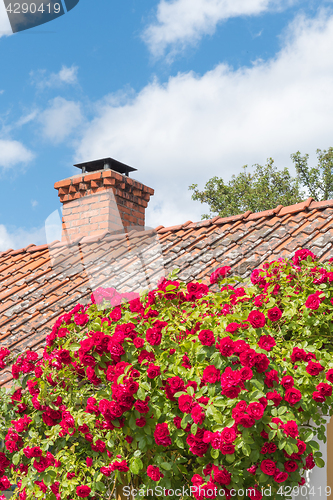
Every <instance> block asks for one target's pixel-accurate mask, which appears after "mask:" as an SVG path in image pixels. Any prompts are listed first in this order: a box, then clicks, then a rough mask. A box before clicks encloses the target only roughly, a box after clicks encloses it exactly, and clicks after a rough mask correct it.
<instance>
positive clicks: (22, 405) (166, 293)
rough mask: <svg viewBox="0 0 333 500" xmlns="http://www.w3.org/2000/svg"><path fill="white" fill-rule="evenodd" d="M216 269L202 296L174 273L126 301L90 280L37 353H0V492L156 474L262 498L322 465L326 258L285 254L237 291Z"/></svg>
mask: <svg viewBox="0 0 333 500" xmlns="http://www.w3.org/2000/svg"><path fill="white" fill-rule="evenodd" d="M229 273H230V268H228V267H227V266H225V267H224V268H221V270H216V271H215V272H214V273H213V275H212V277H211V283H217V282H219V283H220V286H221V291H219V292H217V293H213V292H209V289H208V287H207V286H206V285H204V284H202V283H189V284H187V285H185V284H184V283H180V282H178V281H177V280H176V275H175V274H174V275H171V276H170V278H169V279H168V280H166V279H163V280H161V281H160V284H159V286H158V289H157V290H154V291H152V292H149V293H146V294H143V295H142V296H140V297H133V295H129V294H123V295H120V294H117V292H116V291H115V290H113V289H106V290H103V289H98V290H97V291H96V292H95V293H94V296H92V302H91V303H89V304H88V305H84V306H83V305H80V304H78V305H77V306H75V307H74V309H73V310H72V311H70V312H69V313H66V314H64V315H62V316H61V317H60V318H59V319H58V320H57V321H56V322H55V325H54V327H53V329H52V333H51V334H50V335H49V336H48V337H47V340H46V348H45V350H44V353H43V356H42V357H41V358H40V359H37V358H38V356H37V354H36V353H33V352H30V351H28V352H27V353H25V354H22V355H20V356H18V357H17V358H16V359H11V355H10V353H9V351H8V350H6V349H3V348H2V349H0V366H1V367H4V366H5V364H6V363H9V362H11V363H13V364H12V373H13V377H14V379H15V381H16V384H15V386H13V387H12V389H10V390H9V391H7V392H6V391H5V390H4V389H2V390H1V398H0V412H1V418H0V439H1V440H3V443H4V446H3V448H2V449H1V451H0V490H6V489H8V488H9V487H10V485H16V486H17V488H16V489H15V491H14V498H19V499H20V500H26V499H32V498H39V499H47V500H48V499H50V500H60V499H68V500H70V499H77V498H90V499H92V498H94V499H98V498H111V497H112V494H113V491H114V486H115V484H135V485H138V484H141V485H144V486H146V487H147V488H153V487H154V486H156V485H157V484H158V485H159V486H161V487H162V488H165V490H175V489H177V488H181V489H182V487H183V486H185V487H187V488H189V487H190V486H192V487H193V489H192V490H191V493H192V495H190V493H188V494H187V495H186V493H185V495H184V496H185V497H186V496H194V497H195V498H196V499H198V500H201V499H202V500H203V499H204V498H209V499H214V498H215V497H216V496H217V494H216V492H215V488H217V490H220V492H221V491H222V493H220V494H219V496H220V497H222V498H227V499H228V498H232V497H231V493H230V492H231V490H233V489H235V490H237V491H238V490H240V489H243V490H244V495H243V496H240V497H239V498H244V497H245V498H255V499H260V498H262V492H261V488H262V487H267V485H270V486H271V488H272V497H271V498H272V499H277V498H284V496H283V495H282V494H281V485H283V486H291V487H293V486H297V485H298V484H303V482H304V479H303V473H304V470H306V469H311V468H313V467H314V466H315V465H317V466H319V467H322V466H323V465H324V462H323V460H322V458H321V453H320V452H319V451H318V450H319V445H318V442H317V440H318V439H321V440H324V441H325V440H326V437H325V426H324V423H325V419H324V416H325V415H329V414H331V413H332V410H331V407H332V384H333V360H332V355H331V352H332V339H331V338H332V331H333V319H332V318H333V270H332V266H331V264H330V263H327V264H321V263H319V262H317V261H316V258H315V256H314V255H313V254H312V253H311V252H309V251H307V250H300V251H297V252H296V254H295V256H294V258H293V259H292V260H291V261H286V260H283V259H279V260H278V261H274V262H272V263H266V264H264V265H263V267H262V268H261V269H256V270H254V271H253V273H252V275H251V280H250V282H249V283H245V287H244V288H243V287H241V286H237V288H235V285H236V284H237V285H239V284H240V281H241V280H240V278H237V277H228V274H229ZM221 282H222V283H221ZM121 301H122V303H120V302H121ZM194 487H196V488H197V489H196V491H194ZM170 493H171V494H170V497H171V498H172V492H170ZM233 498H237V496H236V497H235V496H233ZM265 498H269V497H267V496H265Z"/></svg>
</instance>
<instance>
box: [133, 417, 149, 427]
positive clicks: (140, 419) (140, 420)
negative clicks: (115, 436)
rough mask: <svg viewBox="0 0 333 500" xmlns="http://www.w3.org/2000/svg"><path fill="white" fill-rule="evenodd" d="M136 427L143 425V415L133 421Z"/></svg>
mask: <svg viewBox="0 0 333 500" xmlns="http://www.w3.org/2000/svg"><path fill="white" fill-rule="evenodd" d="M135 425H136V426H137V427H144V426H145V425H146V419H145V418H144V417H141V418H137V419H136V421H135Z"/></svg>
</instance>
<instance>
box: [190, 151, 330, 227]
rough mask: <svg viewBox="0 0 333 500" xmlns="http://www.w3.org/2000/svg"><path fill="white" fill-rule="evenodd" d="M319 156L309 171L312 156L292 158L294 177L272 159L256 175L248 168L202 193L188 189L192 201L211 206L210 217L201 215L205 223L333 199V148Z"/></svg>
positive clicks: (213, 182)
mask: <svg viewBox="0 0 333 500" xmlns="http://www.w3.org/2000/svg"><path fill="white" fill-rule="evenodd" d="M317 156H318V164H317V166H316V167H311V168H310V167H309V166H308V158H309V155H307V154H306V155H304V156H301V153H300V152H299V151H297V153H294V154H292V155H291V158H292V160H293V162H294V165H295V168H296V176H295V177H293V176H292V175H291V174H290V172H289V170H288V168H284V169H283V170H278V169H277V167H276V166H275V164H274V160H273V159H272V158H269V159H268V160H267V163H266V165H265V166H262V165H259V164H255V165H253V166H254V167H255V169H254V172H253V173H250V172H248V171H247V168H248V165H245V166H244V167H243V171H242V172H240V173H239V174H238V175H237V176H236V175H233V176H232V178H231V180H230V181H229V182H228V183H225V182H224V181H223V179H222V178H220V177H217V176H214V177H212V178H211V179H209V181H208V182H207V183H206V185H205V187H204V189H203V191H200V190H199V189H198V185H197V184H192V185H191V186H189V189H190V190H192V191H193V194H192V200H194V201H197V200H198V201H200V202H201V203H208V205H209V208H210V213H209V214H203V215H202V219H207V218H210V217H214V216H215V215H220V216H221V217H228V216H230V215H236V214H239V213H242V212H246V211H247V210H251V212H260V211H262V210H267V209H271V208H275V207H276V206H278V205H284V206H287V205H293V204H295V203H300V202H301V201H303V200H304V199H305V198H306V196H307V195H310V196H312V198H313V199H314V200H316V201H320V200H327V199H330V198H333V148H329V149H328V150H327V151H326V150H324V151H321V150H320V149H317Z"/></svg>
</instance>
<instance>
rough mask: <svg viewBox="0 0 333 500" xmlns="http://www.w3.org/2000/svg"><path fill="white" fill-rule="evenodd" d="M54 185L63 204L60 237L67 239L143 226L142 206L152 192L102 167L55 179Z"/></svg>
mask: <svg viewBox="0 0 333 500" xmlns="http://www.w3.org/2000/svg"><path fill="white" fill-rule="evenodd" d="M84 170H85V169H84V168H83V171H84ZM132 170H134V169H132ZM54 187H55V189H57V190H58V196H59V197H60V201H61V202H62V204H63V220H62V226H63V231H62V239H63V240H65V239H69V241H73V240H75V239H76V238H77V237H79V236H81V235H82V236H95V235H97V234H101V233H104V232H106V231H115V230H119V229H122V228H123V227H124V228H125V229H127V228H129V227H130V226H142V227H144V225H145V209H146V208H147V206H148V202H149V200H150V196H152V195H153V194H154V190H153V189H151V188H149V187H147V186H145V185H144V184H141V183H140V182H137V181H135V180H134V179H130V178H129V177H128V176H126V175H122V174H121V173H119V172H116V171H115V170H111V169H108V170H106V169H105V166H104V169H103V170H97V171H93V172H87V173H81V174H79V175H74V176H72V177H69V178H68V179H64V180H63V181H59V182H56V183H55V185H54Z"/></svg>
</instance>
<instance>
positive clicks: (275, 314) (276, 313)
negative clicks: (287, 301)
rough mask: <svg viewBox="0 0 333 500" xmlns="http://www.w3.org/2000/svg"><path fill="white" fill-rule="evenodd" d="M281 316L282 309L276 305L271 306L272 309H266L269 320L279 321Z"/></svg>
mask: <svg viewBox="0 0 333 500" xmlns="http://www.w3.org/2000/svg"><path fill="white" fill-rule="evenodd" d="M281 316H282V311H281V309H279V308H278V307H273V308H272V309H268V311H267V317H268V319H270V320H271V321H279V319H280V318H281Z"/></svg>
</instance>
